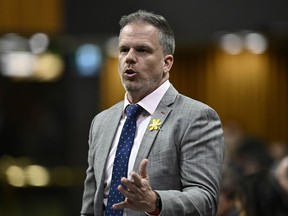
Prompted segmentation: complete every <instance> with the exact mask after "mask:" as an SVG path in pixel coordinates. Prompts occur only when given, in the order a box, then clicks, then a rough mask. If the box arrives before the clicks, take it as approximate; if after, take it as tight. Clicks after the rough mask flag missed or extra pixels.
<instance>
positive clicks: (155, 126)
mask: <svg viewBox="0 0 288 216" xmlns="http://www.w3.org/2000/svg"><path fill="white" fill-rule="evenodd" d="M161 124H162V123H161V121H160V119H153V120H152V123H151V124H150V125H149V130H150V131H153V130H158V129H160V125H161Z"/></svg>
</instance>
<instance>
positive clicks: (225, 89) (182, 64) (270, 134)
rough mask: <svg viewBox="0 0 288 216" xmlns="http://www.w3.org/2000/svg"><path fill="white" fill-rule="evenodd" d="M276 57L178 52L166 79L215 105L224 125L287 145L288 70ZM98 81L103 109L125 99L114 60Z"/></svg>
mask: <svg viewBox="0 0 288 216" xmlns="http://www.w3.org/2000/svg"><path fill="white" fill-rule="evenodd" d="M276 53H277V52H274V53H273V52H270V53H266V54H262V55H254V54H251V53H248V52H244V53H241V54H239V55H234V56H233V55H228V54H226V53H224V52H221V51H220V50H217V49H214V50H212V49H208V50H207V49H191V50H190V49H185V50H181V49H180V50H179V49H178V50H177V53H176V55H175V63H174V65H173V68H172V71H171V72H170V81H171V82H172V83H173V85H174V86H175V87H176V88H177V89H178V90H179V92H181V93H183V94H185V95H188V96H190V97H193V98H195V99H197V100H200V101H203V102H205V103H207V104H208V105H210V106H211V107H213V108H214V109H215V110H216V111H217V112H218V114H219V115H220V117H221V119H222V122H223V125H225V124H226V123H227V122H230V121H236V122H238V123H239V124H240V126H241V127H243V130H244V132H246V133H247V134H253V135H257V136H260V137H261V138H264V139H266V140H267V141H269V142H274V141H284V142H288V114H287V110H288V89H287V86H288V67H287V63H286V58H285V56H283V55H281V54H276ZM101 83H102V88H101V89H102V91H101V97H102V108H103V109H104V108H107V107H109V106H111V105H112V104H114V103H115V102H117V101H119V100H122V99H123V95H124V90H123V88H122V85H121V83H120V79H119V76H118V72H117V60H116V59H114V60H111V59H110V60H109V61H108V62H107V67H106V70H105V71H103V74H102V78H101Z"/></svg>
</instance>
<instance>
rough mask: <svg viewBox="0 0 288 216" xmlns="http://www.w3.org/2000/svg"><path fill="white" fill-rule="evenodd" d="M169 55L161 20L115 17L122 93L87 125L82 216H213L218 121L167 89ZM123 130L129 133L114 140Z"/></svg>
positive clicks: (141, 14) (220, 149) (219, 157)
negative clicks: (117, 29) (121, 97)
mask: <svg viewBox="0 0 288 216" xmlns="http://www.w3.org/2000/svg"><path fill="white" fill-rule="evenodd" d="M174 49H175V42H174V33H173V30H172V29H171V27H170V26H169V24H168V22H167V21H166V20H165V18H164V17H162V16H161V15H157V14H154V13H152V12H147V11H143V10H139V11H137V12H135V13H132V14H130V15H128V16H123V17H122V18H121V20H120V34H119V59H118V60H119V61H118V69H119V74H120V77H121V80H122V84H123V86H124V88H125V90H126V94H125V97H124V100H123V101H121V102H119V103H117V104H116V105H114V106H112V107H111V108H109V109H107V110H105V111H103V112H101V113H99V114H98V115H96V116H95V118H94V119H93V121H92V124H91V128H90V134H89V152H88V168H87V171H86V180H85V183H84V193H83V201H82V209H81V215H82V216H92V215H93V216H100V215H106V216H107V215H114V216H116V215H126V216H144V215H146V214H148V215H160V214H161V215H162V216H168V215H169V216H171V215H181V216H188V215H205V216H209V215H215V214H216V211H217V203H218V196H219V187H220V186H219V184H220V180H221V172H222V171H221V170H222V164H223V158H224V139H223V130H222V127H221V122H220V119H219V117H218V115H217V113H216V112H215V111H214V110H213V109H211V108H210V107H208V106H207V105H205V104H203V103H201V102H198V101H196V100H193V99H191V98H188V97H186V96H183V95H181V94H179V93H178V92H177V90H176V89H175V88H174V87H173V85H172V84H171V83H170V82H169V71H170V69H171V67H172V65H173V61H174V58H173V54H174ZM131 110H133V111H131ZM138 112H139V114H138V118H137V117H136V114H137V113H138ZM133 113H135V116H134V115H133ZM126 115H127V117H126ZM136 118H137V124H136V123H135V122H134V120H132V119H136ZM128 121H129V122H130V123H129V124H128V125H126V122H128ZM134 124H136V126H135V125H134ZM123 125H124V126H123ZM122 127H123V128H124V129H123V130H126V128H129V130H131V131H133V132H127V134H121V136H120V133H121V130H122ZM135 128H136V129H137V131H136V132H135V131H134V130H135ZM133 134H136V135H135V137H133ZM122 135H123V136H122ZM119 137H120V138H119ZM126 138H127V139H130V141H127V142H128V143H129V144H132V143H133V141H134V144H133V146H132V147H131V148H132V149H129V148H130V147H129V145H125V144H123V143H124V142H126ZM131 140H132V141H131ZM118 141H119V144H118ZM126 148H127V149H126ZM120 149H121V151H122V153H124V152H125V154H127V157H121V155H122V153H119V152H118V151H119V150H120ZM129 152H131V155H130V157H129V154H130V153H129ZM126 158H127V159H129V161H126ZM114 159H115V160H114ZM122 164H123V165H122ZM120 165H121V166H122V167H124V169H121V168H120ZM127 167H128V168H127ZM116 170H117V171H116ZM122 172H123V173H122ZM115 176H116V177H115ZM115 199H116V201H115Z"/></svg>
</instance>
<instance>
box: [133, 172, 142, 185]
mask: <svg viewBox="0 0 288 216" xmlns="http://www.w3.org/2000/svg"><path fill="white" fill-rule="evenodd" d="M131 181H132V182H133V183H134V185H136V186H137V187H139V188H141V187H142V186H143V185H142V181H141V176H140V175H139V174H138V173H136V172H132V173H131Z"/></svg>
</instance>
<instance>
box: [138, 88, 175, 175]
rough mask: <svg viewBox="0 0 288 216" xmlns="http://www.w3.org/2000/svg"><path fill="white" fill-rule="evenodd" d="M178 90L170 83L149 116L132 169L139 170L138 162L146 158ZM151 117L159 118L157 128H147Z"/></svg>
mask: <svg viewBox="0 0 288 216" xmlns="http://www.w3.org/2000/svg"><path fill="white" fill-rule="evenodd" d="M177 94H178V92H177V91H176V89H175V88H174V87H173V86H172V85H171V86H170V87H169V89H168V90H167V92H166V93H165V95H164V96H163V98H162V99H161V101H160V103H159V105H158V107H157V109H156V110H155V112H154V113H153V115H152V116H151V120H150V122H149V124H148V127H147V129H146V131H145V133H144V136H143V139H142V141H141V145H140V148H139V151H138V154H137V157H136V161H135V164H134V167H133V168H134V169H133V170H138V171H139V165H140V162H141V161H142V160H143V159H144V158H148V155H149V153H150V151H151V148H152V146H153V145H154V143H155V142H154V141H155V139H156V137H157V134H158V133H160V132H161V126H162V125H164V124H165V120H166V119H167V117H168V115H169V113H170V112H171V111H172V109H171V107H170V105H171V104H172V103H174V101H175V99H176V96H177ZM153 119H160V122H161V125H160V128H159V129H158V130H152V131H150V130H149V125H150V124H151V123H152V121H153Z"/></svg>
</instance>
